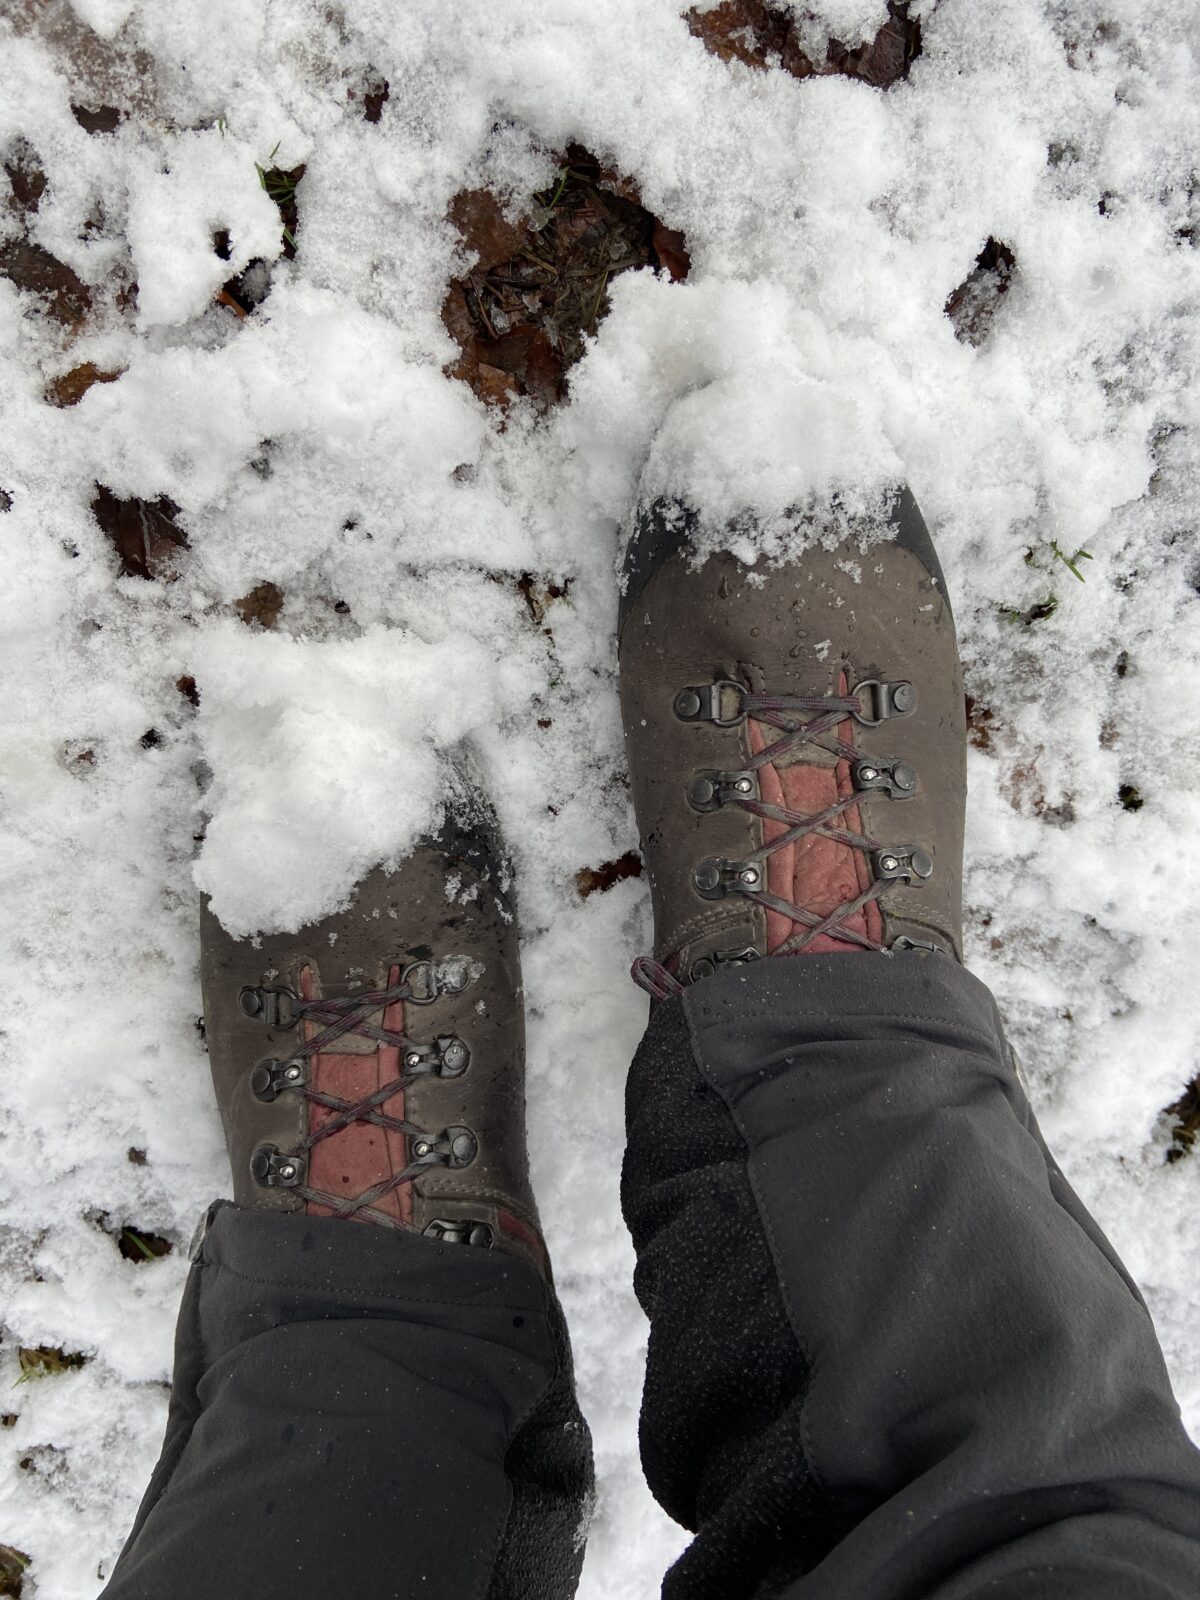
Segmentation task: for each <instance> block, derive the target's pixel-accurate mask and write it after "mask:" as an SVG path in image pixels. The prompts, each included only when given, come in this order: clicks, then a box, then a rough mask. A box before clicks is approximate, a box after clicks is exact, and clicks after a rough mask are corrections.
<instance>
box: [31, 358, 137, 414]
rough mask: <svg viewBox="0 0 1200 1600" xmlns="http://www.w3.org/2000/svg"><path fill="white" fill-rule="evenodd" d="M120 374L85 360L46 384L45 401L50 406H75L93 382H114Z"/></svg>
mask: <svg viewBox="0 0 1200 1600" xmlns="http://www.w3.org/2000/svg"><path fill="white" fill-rule="evenodd" d="M120 376H121V374H120V373H119V372H104V371H102V370H101V368H99V367H98V366H96V365H95V363H94V362H91V361H85V362H84V363H83V365H82V366H81V367H72V369H71V371H70V372H64V373H63V375H62V377H61V378H54V379H52V380H51V381H50V383H48V384H47V385H46V402H47V404H48V405H52V406H62V407H66V406H77V405H78V404H79V402H80V401H81V400H82V399H83V397H84V395H85V394H86V393H87V392H88V390H89V389H90V388H91V387H92V385H93V384H95V383H116V381H117V379H118V378H119V377H120Z"/></svg>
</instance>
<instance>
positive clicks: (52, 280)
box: [0, 239, 92, 327]
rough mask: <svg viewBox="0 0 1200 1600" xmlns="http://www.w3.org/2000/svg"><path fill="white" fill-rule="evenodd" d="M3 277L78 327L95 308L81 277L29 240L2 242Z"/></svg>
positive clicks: (0, 268)
mask: <svg viewBox="0 0 1200 1600" xmlns="http://www.w3.org/2000/svg"><path fill="white" fill-rule="evenodd" d="M0 277H3V278H7V279H8V280H9V281H10V282H11V283H14V284H15V285H16V286H17V288H18V289H22V290H24V292H25V293H26V294H34V295H38V296H40V297H42V298H44V299H45V300H46V301H47V302H48V304H47V310H48V311H49V313H50V315H51V316H52V317H54V318H56V319H57V321H59V322H61V323H63V324H64V325H65V326H68V327H79V326H80V324H81V323H82V322H83V320H84V318H85V317H86V316H87V314H88V312H89V311H90V310H91V309H92V291H91V290H90V289H89V288H88V286H87V284H86V283H84V282H83V280H82V278H79V277H78V276H77V275H76V274H75V273H74V272H73V271H72V270H71V268H70V267H68V266H66V265H65V263H63V262H62V261H59V260H58V258H57V257H56V256H52V255H51V254H50V252H49V251H48V250H43V249H42V247H41V245H38V244H31V243H30V242H29V240H28V239H13V240H10V241H9V242H8V243H7V244H2V245H0Z"/></svg>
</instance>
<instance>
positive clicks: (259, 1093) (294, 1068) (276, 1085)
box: [250, 1056, 308, 1105]
mask: <svg viewBox="0 0 1200 1600" xmlns="http://www.w3.org/2000/svg"><path fill="white" fill-rule="evenodd" d="M307 1082H308V1062H307V1060H306V1059H305V1058H304V1057H303V1056H293V1057H292V1058H291V1059H290V1060H287V1061H279V1060H276V1059H275V1058H274V1057H269V1058H268V1059H267V1060H266V1061H260V1062H258V1064H257V1065H256V1066H254V1067H252V1068H251V1071H250V1093H251V1094H252V1095H253V1096H254V1098H255V1099H256V1100H261V1101H263V1102H264V1104H267V1105H269V1104H270V1103H271V1102H272V1101H274V1100H278V1098H279V1096H280V1095H281V1094H282V1093H283V1091H284V1090H285V1089H302V1088H303V1087H304V1085H305V1084H306V1083H307Z"/></svg>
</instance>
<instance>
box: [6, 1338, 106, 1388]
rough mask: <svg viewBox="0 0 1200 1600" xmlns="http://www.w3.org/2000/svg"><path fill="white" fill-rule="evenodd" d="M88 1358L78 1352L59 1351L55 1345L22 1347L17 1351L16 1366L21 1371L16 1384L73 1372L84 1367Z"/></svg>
mask: <svg viewBox="0 0 1200 1600" xmlns="http://www.w3.org/2000/svg"><path fill="white" fill-rule="evenodd" d="M87 1361H88V1357H87V1356H85V1355H84V1354H83V1353H82V1351H79V1350H69V1351H68V1350H60V1349H59V1348H58V1346H57V1345H48V1344H38V1345H22V1346H21V1347H20V1349H19V1350H18V1351H17V1364H18V1366H19V1367H20V1369H21V1376H20V1377H19V1378H18V1379H17V1382H18V1383H29V1382H31V1381H32V1380H33V1379H34V1378H50V1377H54V1376H56V1375H57V1374H58V1373H60V1372H73V1371H75V1369H76V1368H78V1367H82V1366H86V1365H87Z"/></svg>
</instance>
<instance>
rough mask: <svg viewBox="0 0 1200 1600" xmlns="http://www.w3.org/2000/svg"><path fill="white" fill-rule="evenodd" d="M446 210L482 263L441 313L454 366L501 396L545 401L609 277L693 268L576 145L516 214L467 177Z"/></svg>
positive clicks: (455, 287) (600, 302)
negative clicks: (454, 351)
mask: <svg viewBox="0 0 1200 1600" xmlns="http://www.w3.org/2000/svg"><path fill="white" fill-rule="evenodd" d="M449 215H450V220H451V222H452V223H453V224H454V226H455V227H456V228H457V229H458V231H459V233H460V234H461V236H462V241H463V246H464V248H465V249H466V250H467V251H468V252H469V253H470V254H471V255H473V256H474V257H476V260H475V264H474V266H473V267H472V268H471V270H470V271H469V272H468V273H467V274H466V276H465V277H462V278H457V279H455V280H454V282H453V283H451V285H450V288H449V291H448V292H447V295H446V299H445V303H444V304H443V306H442V320H443V321H444V322H445V324H446V327H447V329H448V330H449V332H450V334H451V335H452V337H453V338H454V340H455V342H456V343H457V344H458V346H459V348H460V349H461V351H462V356H461V357H460V359H459V360H458V362H457V363H456V364H455V365H454V366H453V367H452V368H451V369H450V375H451V376H452V377H455V378H462V379H463V380H464V381H465V382H467V383H469V384H470V386H471V388H472V389H473V390H474V391H475V393H476V394H477V395H478V396H479V397H480V399H481V400H485V401H487V402H489V403H490V404H493V405H500V406H506V405H508V404H509V403H510V402H511V401H512V400H514V399H516V398H517V397H518V396H522V395H524V396H528V397H529V398H530V399H532V400H533V401H534V402H535V404H536V405H538V406H539V407H540V408H542V409H546V408H548V407H550V406H552V405H555V404H556V403H557V402H558V401H560V400H561V399H562V398H563V397H564V396H565V394H566V391H567V373H568V372H569V370H570V369H571V367H572V366H574V364H575V362H576V361H578V360H579V358H580V356H581V355H582V354H583V352H584V348H585V342H586V340H587V338H588V336H589V335H590V334H593V333H595V331H596V327H597V325H598V324H599V322H600V321H601V319H602V318H603V317H604V315H605V313H606V311H607V310H608V305H609V298H608V286H609V284H610V283H611V281H612V280H613V278H615V277H617V276H618V275H619V274H620V273H622V272H628V271H630V270H631V269H636V268H638V267H652V268H653V269H654V270H655V271H660V270H665V271H666V272H668V273H669V274H670V276H671V277H672V278H673V279H675V280H680V279H683V278H686V277H687V273H688V267H689V260H688V253H687V245H686V241H685V240H684V237H683V235H682V234H681V233H679V232H677V231H676V230H674V229H671V228H667V227H665V226H664V225H663V223H662V222H660V221H659V220H658V218H657V217H655V216H653V215H652V214H651V213H650V212H649V211H647V210H646V208H645V206H643V205H642V202H641V197H640V195H639V193H638V190H637V187H636V185H635V184H633V183H632V182H631V181H630V180H629V179H628V178H622V177H621V176H620V175H619V174H618V173H615V172H613V171H612V170H611V169H610V168H607V167H605V166H604V165H602V163H601V162H600V161H598V160H597V159H596V157H595V156H593V155H590V154H589V153H588V151H586V150H584V149H582V148H581V147H580V146H579V145H570V146H568V148H567V150H566V151H565V153H564V154H563V155H562V156H560V157H559V168H558V173H557V176H556V178H555V181H554V183H553V184H552V185H551V186H550V188H548V189H545V190H543V191H542V192H541V193H539V194H535V195H534V196H533V197H532V201H531V203H530V204H529V206H528V207H527V208H526V209H525V210H524V211H523V212H522V213H521V214H520V215H519V216H517V217H515V218H513V217H510V216H509V215H506V213H505V210H504V207H503V206H502V204H501V202H500V200H499V199H498V198H497V196H495V195H494V194H492V193H491V192H490V191H489V190H486V189H465V190H462V191H460V193H459V194H457V195H456V196H455V197H454V199H453V201H452V202H451V204H450V213H449Z"/></svg>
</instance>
